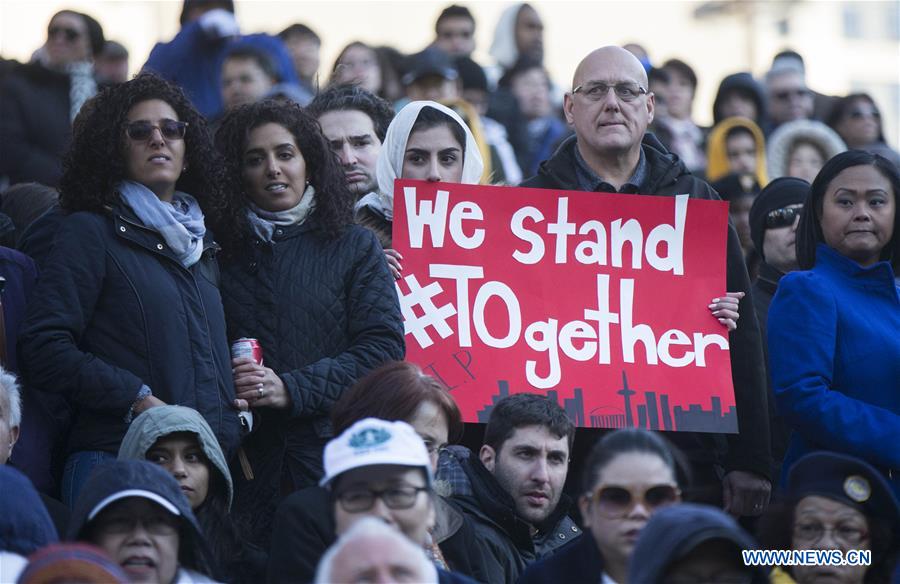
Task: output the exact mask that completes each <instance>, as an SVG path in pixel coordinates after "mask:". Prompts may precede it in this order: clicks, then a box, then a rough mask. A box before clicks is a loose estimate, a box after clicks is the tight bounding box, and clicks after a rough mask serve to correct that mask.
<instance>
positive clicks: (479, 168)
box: [356, 101, 484, 220]
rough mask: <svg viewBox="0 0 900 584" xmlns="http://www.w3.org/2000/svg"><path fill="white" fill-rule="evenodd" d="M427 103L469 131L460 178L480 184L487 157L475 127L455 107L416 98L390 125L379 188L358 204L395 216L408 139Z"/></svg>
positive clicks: (390, 217) (379, 170)
mask: <svg viewBox="0 0 900 584" xmlns="http://www.w3.org/2000/svg"><path fill="white" fill-rule="evenodd" d="M424 107H433V108H434V109H436V110H438V111H440V112H443V113H445V114H447V115H448V116H450V117H451V118H453V119H454V120H455V121H456V123H458V124H459V125H460V126H462V128H463V130H464V131H465V133H466V151H465V154H464V156H463V171H462V179H461V180H460V182H461V183H462V184H465V185H477V184H478V183H479V181H481V174H482V172H484V161H482V159H481V152H479V150H478V145H477V144H476V143H475V138H474V137H473V136H472V131H471V130H469V127H468V126H467V125H466V123H465V122H463V121H462V118H460V117H459V115H457V113H456V112H455V111H453V110H452V109H450V108H448V107H446V106H443V105H441V104H439V103H436V102H433V101H413V102H410V103H409V104H407V105H406V106H405V107H404V108H403V109H401V110H400V111H399V112H398V113H397V115H396V116H395V117H394V121H392V122H391V125H390V126H388V129H387V134H386V135H385V137H384V143H383V144H382V145H381V153H380V154H379V155H378V163H377V166H376V173H375V174H376V176H377V178H378V192H377V193H369V194H368V195H366V196H365V197H363V198H362V199H360V201H359V203H357V205H356V206H357V208H360V207H366V206H368V207H373V208H375V209H376V210H378V211H379V212H380V213H381V214H382V215H384V217H385V218H386V219H388V220H393V217H394V179H396V178H400V175H401V172H402V170H403V157H404V156H405V154H406V143H407V141H408V140H409V134H410V131H411V130H412V127H413V124H415V123H416V119H418V117H419V112H420V111H422V108H424Z"/></svg>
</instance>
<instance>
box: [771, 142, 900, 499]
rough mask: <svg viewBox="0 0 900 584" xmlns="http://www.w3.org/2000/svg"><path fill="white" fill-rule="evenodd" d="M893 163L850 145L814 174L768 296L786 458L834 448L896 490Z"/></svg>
mask: <svg viewBox="0 0 900 584" xmlns="http://www.w3.org/2000/svg"><path fill="white" fill-rule="evenodd" d="M898 193H900V173H898V170H897V167H895V166H894V165H893V164H891V163H890V162H889V161H888V160H887V159H885V158H883V157H881V156H878V155H877V154H870V153H868V152H865V151H862V150H850V151H848V152H844V153H842V154H839V155H837V156H835V157H834V158H832V159H831V160H829V161H828V162H827V163H826V164H825V166H824V167H823V168H822V170H821V172H819V174H818V176H816V178H815V180H814V181H813V183H812V187H811V190H810V194H809V197H808V198H807V199H806V203H805V204H804V206H803V212H802V213H801V214H800V224H799V226H798V228H797V261H798V263H799V266H800V270H803V271H797V272H792V273H790V274H788V275H786V276H785V277H784V278H782V279H781V281H780V282H779V284H778V291H777V292H776V293H775V297H774V298H773V299H772V304H771V306H770V307H769V319H768V327H769V364H770V369H771V374H772V388H773V392H774V394H775V402H776V405H777V406H778V413H779V414H780V415H781V416H782V417H783V418H784V420H785V421H786V422H787V424H788V426H790V428H791V430H792V434H791V439H790V443H789V445H788V448H787V452H786V454H785V459H784V468H785V469H787V468H789V467H790V465H791V463H793V462H794V461H796V460H797V459H798V458H799V457H801V456H803V455H804V454H806V453H808V452H812V451H815V450H833V451H836V452H842V453H844V454H850V455H852V456H857V457H859V458H861V459H863V460H865V461H866V462H868V463H870V464H872V465H873V466H875V467H876V468H879V469H880V470H881V471H882V472H883V473H884V475H885V476H886V477H888V481H889V482H890V483H891V485H892V487H893V489H894V492H895V493H897V494H898V495H900V448H898V447H897V445H898V444H900V289H898V287H897V281H896V280H895V278H896V274H897V272H896V270H897V268H898V266H900V213H898V212H897V195H898Z"/></svg>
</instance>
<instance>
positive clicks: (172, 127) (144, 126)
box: [125, 120, 188, 142]
mask: <svg viewBox="0 0 900 584" xmlns="http://www.w3.org/2000/svg"><path fill="white" fill-rule="evenodd" d="M187 127H188V124H187V122H176V121H175V120H160V122H159V125H158V126H157V125H155V124H151V123H150V122H145V121H139V122H130V123H128V124H127V125H126V126H125V133H126V134H127V135H128V137H129V138H131V139H132V140H135V141H136V142H142V141H144V140H147V139H149V138H150V136H151V135H153V130H154V129H156V130H159V133H160V134H162V137H163V138H165V139H166V140H181V139H183V138H184V133H185V132H186V131H187Z"/></svg>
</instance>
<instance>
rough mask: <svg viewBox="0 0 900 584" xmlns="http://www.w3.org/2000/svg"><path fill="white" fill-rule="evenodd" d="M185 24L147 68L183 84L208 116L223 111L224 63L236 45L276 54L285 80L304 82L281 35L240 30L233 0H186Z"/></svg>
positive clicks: (154, 54)
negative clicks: (242, 32) (249, 32)
mask: <svg viewBox="0 0 900 584" xmlns="http://www.w3.org/2000/svg"><path fill="white" fill-rule="evenodd" d="M180 23H181V30H180V31H178V34H177V35H175V38H173V39H172V40H171V41H169V42H167V43H156V46H154V47H153V50H152V51H150V56H149V57H148V58H147V62H146V63H145V64H144V70H145V71H153V72H155V73H157V74H159V75H160V76H161V77H163V78H164V79H166V80H167V81H170V82H172V83H174V84H176V85H179V86H181V87H182V89H184V92H185V93H186V94H187V96H188V97H189V98H190V100H191V102H192V103H193V104H194V107H196V108H197V110H199V111H200V113H201V114H203V115H204V116H205V117H206V118H212V117H213V116H215V115H217V114H218V113H220V112H221V111H222V107H223V105H222V93H221V87H220V86H221V80H222V62H223V61H224V60H225V56H226V55H227V54H228V52H229V50H230V49H231V47H232V46H233V45H235V44H238V43H240V44H242V45H248V46H252V47H254V48H256V49H259V50H261V51H263V52H265V53H267V54H268V55H269V56H271V57H272V59H273V60H274V61H275V64H276V67H277V70H278V81H279V82H280V83H288V84H291V85H297V84H298V83H299V80H298V79H297V73H296V72H295V71H294V63H293V61H292V60H291V56H290V53H288V51H287V48H286V47H285V46H284V42H283V41H282V40H281V39H280V38H278V37H275V36H271V35H268V34H261V33H260V34H250V35H241V34H240V28H239V27H238V23H237V20H236V19H235V17H234V2H233V1H232V0H184V6H183V8H182V11H181V19H180Z"/></svg>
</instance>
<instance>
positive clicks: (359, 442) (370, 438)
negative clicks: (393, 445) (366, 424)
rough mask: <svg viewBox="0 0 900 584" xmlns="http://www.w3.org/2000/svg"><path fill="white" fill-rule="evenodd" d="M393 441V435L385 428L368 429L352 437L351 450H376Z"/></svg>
mask: <svg viewBox="0 0 900 584" xmlns="http://www.w3.org/2000/svg"><path fill="white" fill-rule="evenodd" d="M390 439H391V433H390V432H388V431H387V430H385V429H384V428H366V429H365V430H360V431H359V432H357V433H356V434H354V435H353V436H351V437H350V448H354V449H356V450H362V449H366V448H375V447H376V446H379V445H381V444H384V443H385V442H387V441H388V440H390Z"/></svg>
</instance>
